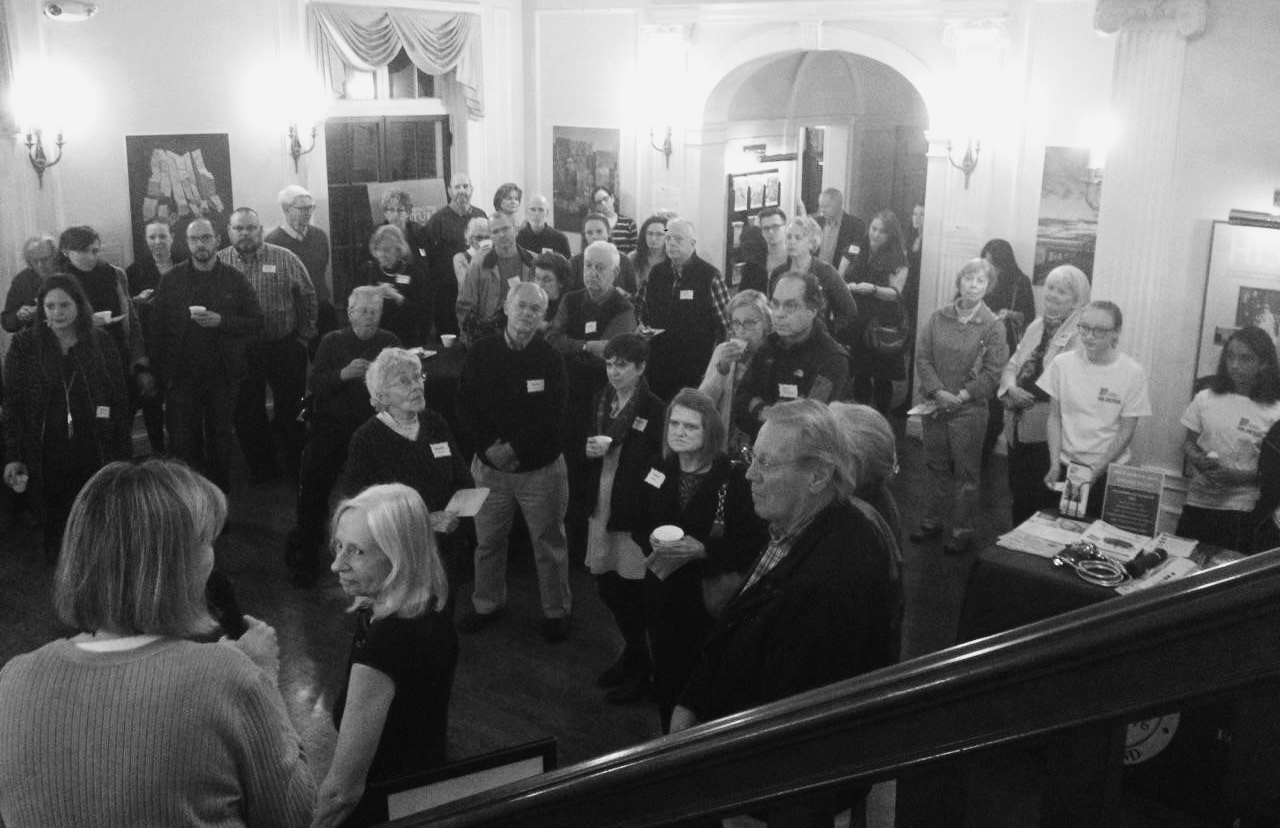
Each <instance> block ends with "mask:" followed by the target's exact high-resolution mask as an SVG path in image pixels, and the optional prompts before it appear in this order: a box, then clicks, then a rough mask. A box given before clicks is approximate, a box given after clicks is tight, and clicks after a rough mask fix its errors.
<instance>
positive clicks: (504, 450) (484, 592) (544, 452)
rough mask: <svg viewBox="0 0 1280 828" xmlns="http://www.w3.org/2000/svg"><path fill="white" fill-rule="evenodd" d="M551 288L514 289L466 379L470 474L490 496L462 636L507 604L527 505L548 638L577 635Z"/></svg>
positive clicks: (463, 406) (472, 357)
mask: <svg viewBox="0 0 1280 828" xmlns="http://www.w3.org/2000/svg"><path fill="white" fill-rule="evenodd" d="M546 311H547V294H546V291H544V290H543V289H542V288H541V287H540V286H539V285H538V284H536V283H534V282H520V283H518V284H516V285H514V286H512V288H511V290H510V292H509V293H508V294H507V299H506V308H505V314H506V327H505V329H504V330H503V331H502V333H501V334H500V335H498V336H490V337H486V338H484V339H481V340H480V341H479V342H476V343H475V344H474V345H473V346H472V348H471V350H470V351H469V352H468V353H467V361H466V364H465V365H464V366H463V368H462V377H461V378H460V379H459V381H458V422H459V424H460V425H461V427H462V428H464V429H465V428H469V429H470V430H471V434H472V438H473V444H474V445H475V447H476V456H475V458H474V459H473V460H472V461H471V474H472V476H473V477H474V478H475V481H476V485H477V486H482V487H487V488H488V489H489V496H488V497H487V498H486V499H485V501H484V505H483V506H481V507H480V511H479V512H478V513H477V514H476V542H477V543H476V555H475V591H474V593H473V594H472V596H471V604H470V606H469V607H467V608H466V609H465V610H464V611H463V614H462V616H461V618H459V620H458V629H459V630H460V631H461V632H463V633H472V632H476V631H478V630H480V629H482V628H484V627H486V626H488V625H489V624H491V623H492V622H493V621H494V620H496V619H497V618H498V615H499V614H500V613H501V612H502V611H503V608H504V607H505V606H506V603H507V535H508V534H509V533H510V531H511V520H512V518H513V517H514V515H515V507H516V504H517V503H518V504H519V505H520V512H521V514H523V515H524V519H525V523H526V524H527V525H528V527H529V538H530V539H531V540H532V542H533V556H534V560H535V561H536V563H537V570H538V589H539V592H541V594H542V613H543V622H542V635H543V637H544V638H546V639H547V640H548V641H553V642H554V641H563V640H564V639H565V638H566V637H567V636H568V635H569V613H570V611H571V610H572V596H571V595H570V592H569V555H568V550H567V549H566V546H565V536H564V515H565V507H566V504H567V503H568V499H569V480H568V477H567V475H566V472H565V464H564V454H563V438H562V435H561V427H562V424H563V421H564V405H565V373H564V362H563V360H561V358H560V354H559V353H557V352H556V350H555V348H552V347H551V345H550V344H548V342H547V341H546V340H545V339H543V338H542V336H541V335H540V334H539V333H538V331H539V330H540V328H541V326H542V321H543V316H544V315H545V314H546Z"/></svg>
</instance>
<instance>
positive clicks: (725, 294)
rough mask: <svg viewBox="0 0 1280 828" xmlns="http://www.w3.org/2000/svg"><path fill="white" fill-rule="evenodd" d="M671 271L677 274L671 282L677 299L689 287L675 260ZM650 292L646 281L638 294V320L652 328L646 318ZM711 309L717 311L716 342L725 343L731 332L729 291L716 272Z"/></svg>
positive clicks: (713, 280) (636, 301)
mask: <svg viewBox="0 0 1280 828" xmlns="http://www.w3.org/2000/svg"><path fill="white" fill-rule="evenodd" d="M671 269H672V270H673V271H674V272H675V279H674V280H672V282H671V296H672V297H673V298H675V297H678V296H679V295H680V290H681V288H686V287H688V286H686V285H685V284H684V282H683V279H684V273H683V268H682V267H681V266H680V265H679V264H677V263H676V262H675V260H672V261H671ZM648 291H649V282H648V280H647V279H646V280H645V283H644V284H643V285H641V286H640V290H638V291H637V292H636V300H635V307H636V319H638V320H640V322H641V323H642V324H645V325H650V326H651V327H652V325H651V323H650V322H649V320H648V318H647V316H646V314H647V312H648V303H647V302H646V298H647V297H648ZM711 307H712V308H714V309H715V317H714V318H715V324H716V328H717V332H716V341H717V342H723V341H724V340H726V339H728V338H729V331H730V327H729V289H728V288H727V287H725V284H724V278H723V277H721V276H720V273H719V271H716V275H715V276H714V277H713V278H712V279H711Z"/></svg>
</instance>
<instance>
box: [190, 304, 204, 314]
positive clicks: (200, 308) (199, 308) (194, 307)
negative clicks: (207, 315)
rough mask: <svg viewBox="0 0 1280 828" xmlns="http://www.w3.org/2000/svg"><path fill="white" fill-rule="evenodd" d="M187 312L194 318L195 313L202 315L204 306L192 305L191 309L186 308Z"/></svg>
mask: <svg viewBox="0 0 1280 828" xmlns="http://www.w3.org/2000/svg"><path fill="white" fill-rule="evenodd" d="M187 310H189V311H191V315H192V316H195V315H196V314H197V313H204V312H205V306H204V305H192V306H191V307H189V308H187Z"/></svg>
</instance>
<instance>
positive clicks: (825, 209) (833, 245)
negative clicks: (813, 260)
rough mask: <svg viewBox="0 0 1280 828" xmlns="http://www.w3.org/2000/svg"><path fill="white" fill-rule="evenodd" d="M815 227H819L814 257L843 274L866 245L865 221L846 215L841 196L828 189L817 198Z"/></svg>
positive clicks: (837, 191)
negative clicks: (818, 245)
mask: <svg viewBox="0 0 1280 828" xmlns="http://www.w3.org/2000/svg"><path fill="white" fill-rule="evenodd" d="M818 226H819V227H821V228H822V246H821V247H820V248H818V258H819V259H820V260H821V261H824V262H827V263H828V264H830V265H831V266H832V267H834V268H835V269H836V270H838V271H840V273H841V274H843V273H844V272H845V270H846V269H847V268H848V267H849V265H850V264H852V262H853V261H854V259H856V258H857V257H858V253H859V252H861V250H862V248H864V247H866V246H867V225H866V222H864V221H863V220H862V219H860V218H858V217H857V216H855V215H852V214H851V213H846V212H845V211H844V194H843V193H841V192H840V191H839V190H837V189H836V188H835V187H828V188H827V189H825V190H823V191H822V194H821V195H819V196H818Z"/></svg>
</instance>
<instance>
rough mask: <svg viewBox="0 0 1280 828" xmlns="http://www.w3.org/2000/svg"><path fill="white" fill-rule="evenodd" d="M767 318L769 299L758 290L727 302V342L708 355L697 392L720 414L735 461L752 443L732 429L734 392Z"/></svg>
mask: <svg viewBox="0 0 1280 828" xmlns="http://www.w3.org/2000/svg"><path fill="white" fill-rule="evenodd" d="M772 328H773V324H772V319H771V317H770V316H769V299H768V298H767V297H766V296H765V295H764V294H763V293H761V292H760V291H758V290H744V291H742V292H741V293H738V294H735V295H734V297H733V298H732V299H730V300H729V339H726V340H725V341H724V342H721V343H720V344H719V345H717V346H716V349H715V350H714V351H712V352H711V361H710V362H709V363H708V364H707V371H706V373H705V374H703V376H702V384H701V385H699V386H698V390H699V391H701V392H702V393H704V394H706V395H707V396H708V397H710V398H711V401H712V402H714V403H715V404H716V410H717V411H719V412H720V419H721V420H723V421H724V425H725V428H726V429H727V430H728V434H729V446H728V451H729V456H730V457H732V458H738V457H741V456H742V452H743V450H744V449H747V448H750V446H751V442H750V440H749V439H748V438H746V437H745V435H743V434H742V432H740V431H737V430H736V429H734V428H733V427H732V423H733V393H734V391H736V390H737V388H738V383H740V382H741V381H742V376H743V375H744V374H745V373H746V372H747V366H748V365H750V364H751V357H753V356H755V353H756V351H758V350H759V349H760V345H761V343H763V342H764V338H765V337H766V336H768V334H769V331H770V330H772Z"/></svg>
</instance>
